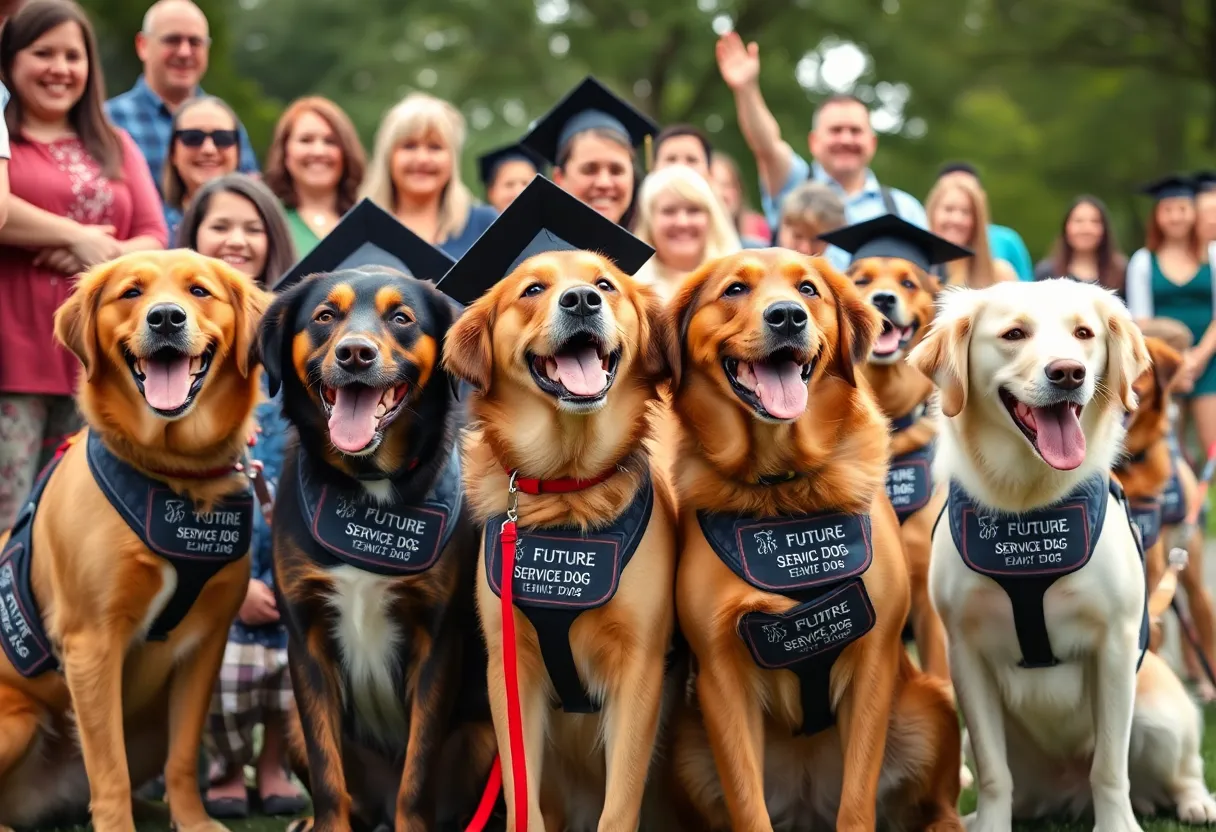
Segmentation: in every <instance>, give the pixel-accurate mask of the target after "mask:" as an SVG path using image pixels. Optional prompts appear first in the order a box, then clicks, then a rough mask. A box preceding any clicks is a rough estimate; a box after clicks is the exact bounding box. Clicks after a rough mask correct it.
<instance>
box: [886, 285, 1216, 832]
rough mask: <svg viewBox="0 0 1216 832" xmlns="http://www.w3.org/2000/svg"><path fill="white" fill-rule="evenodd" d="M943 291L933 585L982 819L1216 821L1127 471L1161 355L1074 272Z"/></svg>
mask: <svg viewBox="0 0 1216 832" xmlns="http://www.w3.org/2000/svg"><path fill="white" fill-rule="evenodd" d="M943 298H944V300H943V302H942V304H941V305H940V306H939V310H938V314H937V318H936V319H935V321H934V323H933V325H932V327H931V329H930V331H929V334H928V335H926V336H925V339H924V340H923V341H922V342H921V343H920V344H919V345H918V346H917V347H916V349H914V350H913V351H912V354H911V355H910V356H909V361H911V362H912V364H913V365H914V366H916V367H917V368H918V369H920V371H921V372H923V373H925V374H926V375H928V376H930V377H932V378H934V380H935V381H936V382H937V383H938V385H939V386H940V387H941V390H942V393H941V409H942V420H941V426H940V432H939V434H938V441H939V446H938V451H937V458H936V460H935V465H936V466H937V471H938V474H939V476H940V477H941V478H942V479H948V480H949V481H950V493H949V497H948V499H947V505H946V508H945V509H944V511H943V515H942V517H941V520H940V521H939V523H938V526H937V529H936V531H935V533H934V538H933V544H934V549H933V559H932V563H931V567H930V592H931V593H932V596H933V602H934V604H935V606H936V607H937V609H938V612H939V613H940V614H941V617H942V622H943V623H944V624H945V626H946V632H947V637H948V639H949V644H950V672H951V675H952V677H953V679H954V687H955V691H956V692H957V694H958V698H959V702H960V704H961V706H962V710H963V715H964V717H965V719H966V723H967V730H968V734H969V736H970V745H971V748H972V749H973V750H974V758H975V762H976V766H977V771H976V775H977V776H976V780H977V782H978V783H979V784H980V789H979V796H978V801H979V802H978V809H977V813H976V815H975V817H974V819H973V820H972V822H971V823H969V825H968V828H969V829H970V830H972V832H997V830H1001V832H1008V830H1009V829H1010V828H1011V826H1012V823H1013V821H1014V820H1015V819H1024V820H1040V819H1044V818H1046V817H1048V816H1051V815H1054V814H1059V813H1065V814H1074V815H1075V814H1080V813H1082V812H1084V811H1086V810H1087V809H1089V808H1091V807H1092V810H1093V813H1094V817H1095V821H1096V828H1097V829H1100V830H1103V832H1132V831H1133V830H1137V831H1138V830H1139V829H1140V826H1139V824H1138V823H1137V821H1136V819H1135V817H1134V815H1133V807H1135V808H1136V809H1137V810H1139V811H1141V812H1142V813H1151V812H1152V811H1153V810H1154V809H1157V808H1163V807H1168V808H1170V809H1172V810H1174V811H1176V813H1177V815H1178V817H1179V818H1180V819H1181V820H1183V821H1184V822H1187V823H1200V824H1202V823H1209V822H1212V821H1216V802H1213V800H1212V798H1211V796H1210V795H1209V793H1208V790H1207V787H1206V786H1205V784H1204V779H1203V762H1202V759H1201V757H1200V755H1199V748H1200V738H1201V735H1202V722H1201V716H1200V714H1199V712H1198V709H1197V708H1196V707H1195V706H1194V705H1193V704H1192V703H1191V702H1190V700H1189V699H1188V698H1187V695H1186V691H1185V690H1184V689H1183V687H1182V684H1181V682H1179V680H1178V678H1177V677H1176V676H1175V675H1174V673H1173V672H1172V671H1171V670H1170V669H1169V667H1168V666H1167V665H1166V664H1165V663H1164V662H1163V661H1162V660H1161V659H1160V658H1158V657H1157V656H1156V655H1155V654H1154V653H1147V654H1146V653H1145V652H1144V650H1145V647H1146V646H1147V630H1148V626H1147V625H1148V621H1147V609H1146V606H1145V578H1144V571H1143V570H1144V565H1143V563H1142V561H1141V553H1140V552H1139V548H1138V543H1137V538H1136V537H1135V536H1134V534H1133V530H1132V521H1131V517H1130V514H1129V512H1128V510H1127V505H1126V501H1125V499H1124V498H1123V496H1122V491H1121V489H1119V487H1118V486H1117V484H1114V483H1112V482H1111V479H1110V474H1111V466H1112V465H1113V463H1114V462H1115V460H1116V458H1117V457H1118V455H1119V454H1120V452H1121V444H1122V440H1123V433H1124V432H1123V424H1122V423H1123V414H1124V413H1126V412H1128V411H1130V410H1132V409H1133V408H1134V407H1135V405H1136V400H1135V394H1134V392H1133V389H1132V385H1133V383H1134V382H1135V380H1136V378H1137V377H1138V376H1140V374H1141V373H1142V372H1144V371H1145V370H1146V369H1148V366H1149V356H1148V353H1147V351H1146V349H1145V346H1144V340H1143V338H1142V337H1141V335H1140V332H1139V330H1138V329H1137V328H1136V326H1135V324H1134V323H1133V322H1132V319H1131V317H1130V315H1129V314H1128V312H1127V309H1126V308H1125V307H1124V306H1123V305H1122V304H1121V303H1120V302H1119V301H1118V300H1117V299H1115V298H1114V297H1113V296H1111V295H1110V294H1109V293H1108V292H1106V291H1104V290H1102V289H1100V288H1098V287H1096V286H1093V285H1088V284H1082V283H1078V282H1074V281H1071V280H1046V281H1041V282H1038V283H1005V284H999V285H997V286H994V287H991V288H988V289H984V290H980V291H975V290H948V291H947V292H946V293H944V295H943ZM1141 660H1142V661H1143V664H1142V665H1141V666H1140V669H1139V672H1138V673H1137V666H1138V664H1139V663H1140V662H1141Z"/></svg>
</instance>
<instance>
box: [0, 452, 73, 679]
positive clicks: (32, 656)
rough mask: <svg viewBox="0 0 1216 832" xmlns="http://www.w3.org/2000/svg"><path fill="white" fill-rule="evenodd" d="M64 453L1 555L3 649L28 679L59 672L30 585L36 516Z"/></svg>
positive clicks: (47, 471)
mask: <svg viewBox="0 0 1216 832" xmlns="http://www.w3.org/2000/svg"><path fill="white" fill-rule="evenodd" d="M63 451H66V446H65V447H64V448H63V449H61V451H60V453H57V454H56V455H55V458H54V459H52V460H51V461H50V462H49V463H47V466H46V467H45V468H44V469H43V470H42V473H41V474H39V475H38V481H37V482H35V483H34V488H33V489H32V490H31V491H30V496H29V497H27V498H26V500H25V504H24V505H23V506H22V507H21V513H20V514H18V515H17V521H16V522H15V523H14V524H13V528H12V533H11V534H10V535H9V539H8V542H7V543H5V545H4V551H3V552H2V553H0V647H3V649H4V654H5V655H6V656H8V660H9V661H10V662H12V665H13V667H14V668H16V670H17V672H18V673H20V674H21V675H22V676H24V677H25V678H26V679H32V678H34V677H35V676H40V675H42V674H43V673H46V672H47V671H50V670H58V669H59V660H58V659H57V658H55V654H54V652H53V651H52V649H51V640H50V638H49V637H48V636H47V634H46V628H45V627H44V626H43V624H42V613H41V611H39V609H38V602H37V601H36V600H35V599H34V590H33V588H32V586H31V585H30V561H31V559H32V557H33V553H34V551H33V542H34V516H35V514H36V513H37V511H38V503H39V502H40V501H41V500H42V492H44V491H45V490H46V485H47V483H48V482H50V479H51V474H53V473H54V472H55V469H56V468H58V467H59V461H60V460H61V459H63Z"/></svg>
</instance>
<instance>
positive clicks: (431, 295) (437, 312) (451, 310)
mask: <svg viewBox="0 0 1216 832" xmlns="http://www.w3.org/2000/svg"><path fill="white" fill-rule="evenodd" d="M425 289H426V293H427V295H426V296H427V300H428V301H429V303H430V306H431V314H433V315H434V316H435V324H436V329H437V330H438V332H439V344H440V356H439V366H438V367H436V368H435V369H436V370H438V371H439V372H441V373H443V375H444V377H445V378H447V380H448V388H449V389H450V390H451V391H452V398H453V399H455V400H456V401H460V398H461V397H460V385H461V380H460V379H458V378H457V377H456V376H455V375H453V374H452V373H450V372H448V369H447V367H445V366H444V363H443V347H444V345H446V344H447V340H448V337H449V334H450V333H451V331H452V324H454V323H456V320H457V319H458V318H459V317H460V315H461V313H462V312H464V307H463V306H461V305H460V304H459V303H458V302H456V301H455V300H453V299H452V298H450V297H448V296H447V295H446V294H444V293H443V292H442V291H440V290H439V289H437V288H435V286H434V284H431V283H427V284H426V285H425Z"/></svg>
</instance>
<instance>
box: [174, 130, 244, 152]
mask: <svg viewBox="0 0 1216 832" xmlns="http://www.w3.org/2000/svg"><path fill="white" fill-rule="evenodd" d="M173 138H174V139H175V140H176V141H179V142H181V143H182V144H184V145H185V146H186V147H202V146H203V143H204V142H205V141H207V139H211V141H213V142H215V146H216V147H217V148H219V149H220V150H227V149H228V148H230V147H236V143H237V141H238V139H239V138H240V136H239V134H238V133H237V131H235V130H177V131H175V132H174V133H173Z"/></svg>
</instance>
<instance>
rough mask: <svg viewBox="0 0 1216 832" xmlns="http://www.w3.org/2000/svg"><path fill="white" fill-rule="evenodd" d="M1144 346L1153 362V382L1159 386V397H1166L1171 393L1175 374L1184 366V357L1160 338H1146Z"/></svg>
mask: <svg viewBox="0 0 1216 832" xmlns="http://www.w3.org/2000/svg"><path fill="white" fill-rule="evenodd" d="M1144 346H1145V348H1147V349H1148V355H1149V358H1150V359H1152V362H1153V381H1154V382H1156V384H1157V392H1158V395H1161V396H1165V395H1167V394H1168V393H1169V390H1170V382H1172V381H1173V380H1174V374H1175V373H1177V372H1178V368H1179V367H1181V366H1182V355H1181V354H1180V353H1179V352H1178V351H1177V350H1175V349H1174V348H1173V347H1171V346H1170V345H1169V344H1168V343H1166V342H1165V341H1162V340H1161V339H1160V338H1153V337H1151V336H1146V337H1145V339H1144Z"/></svg>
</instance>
